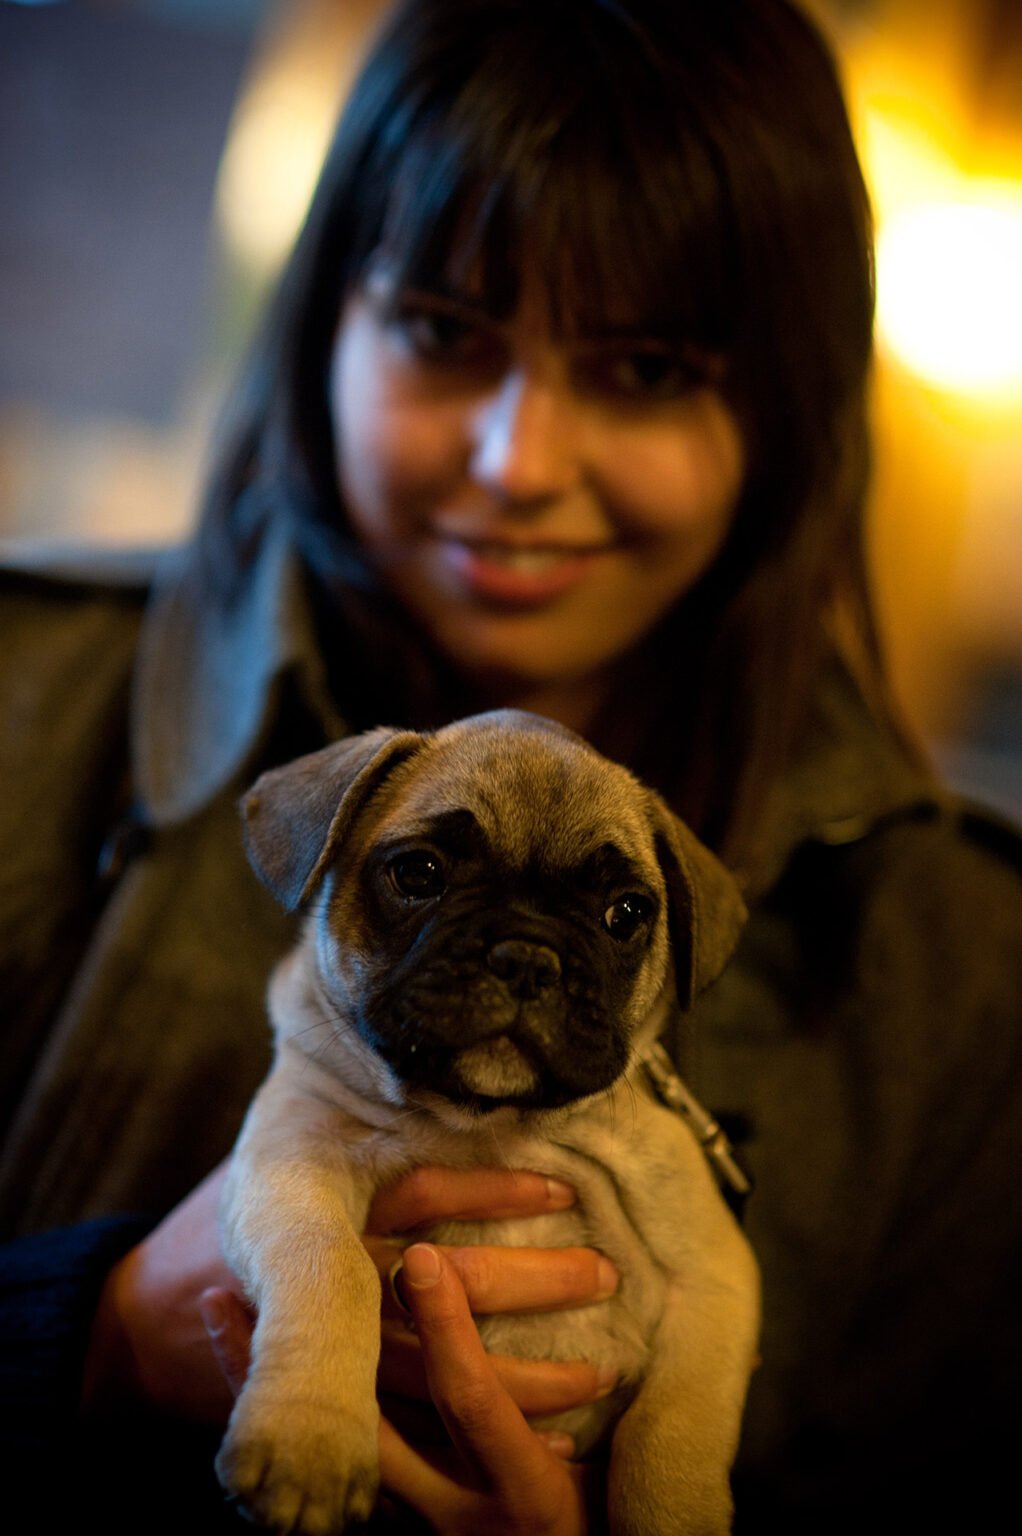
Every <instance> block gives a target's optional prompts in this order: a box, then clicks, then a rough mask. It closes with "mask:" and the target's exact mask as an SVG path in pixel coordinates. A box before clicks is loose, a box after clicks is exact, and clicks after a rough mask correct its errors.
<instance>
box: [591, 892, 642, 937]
mask: <svg viewBox="0 0 1022 1536" xmlns="http://www.w3.org/2000/svg"><path fill="white" fill-rule="evenodd" d="M653 910H654V909H653V903H652V902H651V901H650V899H649V897H648V896H640V895H639V894H638V892H636V891H630V892H629V893H628V894H627V895H626V896H619V897H618V899H617V900H616V901H615V902H612V903H611V905H610V906H609V907H608V908H607V910H606V912H604V914H603V926H604V927H605V928H606V930H607V932H608V933H609V934H610V936H611V938H612V939H618V940H620V941H621V942H624V941H625V940H626V939H631V938H634V937H635V935H636V934H637V933H638V931H639V929H640V928H643V927H645V925H646V924H647V923H648V922H649V920H650V918H651V917H652V916H653Z"/></svg>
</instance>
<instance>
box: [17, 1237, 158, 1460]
mask: <svg viewBox="0 0 1022 1536" xmlns="http://www.w3.org/2000/svg"><path fill="white" fill-rule="evenodd" d="M147 1229H148V1223H146V1222H144V1221H142V1220H140V1219H136V1218H133V1217H117V1218H111V1219H109V1220H104V1221H95V1222H88V1223H85V1224H83V1225H82V1226H78V1227H68V1228H65V1229H64V1230H61V1231H54V1232H43V1233H39V1234H36V1235H34V1236H31V1237H23V1238H19V1239H17V1240H15V1241H13V1242H10V1243H7V1244H5V1245H3V1246H2V1247H0V1451H2V1458H3V1459H4V1460H5V1461H6V1460H7V1459H8V1458H10V1465H11V1466H12V1467H13V1466H14V1465H15V1464H16V1463H17V1462H19V1461H20V1462H22V1463H23V1464H24V1462H26V1461H27V1462H28V1463H32V1462H33V1461H35V1460H36V1459H38V1458H39V1457H40V1456H41V1455H42V1454H43V1453H44V1452H52V1451H53V1450H54V1449H55V1448H56V1447H59V1446H61V1445H62V1444H66V1443H67V1441H68V1439H69V1437H71V1436H72V1435H73V1434H74V1433H75V1429H76V1424H77V1420H78V1412H79V1398H80V1393H81V1384H82V1372H83V1369H84V1364H85V1356H86V1352H87V1349H88V1345H89V1337H90V1332H91V1328H92V1320H93V1317H94V1315H95V1311H96V1305H97V1302H98V1299H99V1293H100V1290H101V1288H102V1285H103V1281H104V1279H105V1278H106V1275H107V1273H108V1271H109V1269H110V1267H111V1265H113V1264H114V1263H115V1262H116V1261H117V1260H118V1259H119V1258H120V1257H121V1256H122V1255H123V1254H125V1253H126V1252H127V1251H128V1250H129V1249H130V1248H132V1247H133V1246H134V1244H135V1243H136V1242H138V1241H139V1240H140V1239H141V1238H142V1237H144V1236H145V1233H146V1231H147Z"/></svg>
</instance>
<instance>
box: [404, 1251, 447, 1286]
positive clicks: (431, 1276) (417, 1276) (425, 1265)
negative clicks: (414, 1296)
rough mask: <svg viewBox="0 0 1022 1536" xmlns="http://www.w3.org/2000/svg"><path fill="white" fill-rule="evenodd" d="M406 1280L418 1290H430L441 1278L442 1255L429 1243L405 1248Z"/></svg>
mask: <svg viewBox="0 0 1022 1536" xmlns="http://www.w3.org/2000/svg"><path fill="white" fill-rule="evenodd" d="M402 1269H403V1274H404V1278H405V1281H406V1282H407V1284H408V1285H410V1286H412V1287H414V1289H415V1290H417V1291H425V1290H428V1289H429V1287H430V1286H431V1285H436V1283H437V1281H438V1280H439V1279H440V1255H439V1254H438V1253H437V1251H436V1249H435V1248H431V1247H430V1246H429V1244H428V1243H416V1244H415V1246H414V1247H413V1248H406V1249H405V1257H404V1264H403V1266H402Z"/></svg>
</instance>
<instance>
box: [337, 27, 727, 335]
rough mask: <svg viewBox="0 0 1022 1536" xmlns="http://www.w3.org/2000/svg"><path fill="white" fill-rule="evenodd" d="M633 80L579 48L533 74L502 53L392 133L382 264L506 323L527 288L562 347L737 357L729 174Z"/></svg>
mask: <svg viewBox="0 0 1022 1536" xmlns="http://www.w3.org/2000/svg"><path fill="white" fill-rule="evenodd" d="M540 59H541V60H542V65H540V63H539V61H540ZM526 62H527V63H528V65H529V68H528V69H526V68H525V64H526ZM630 73H631V72H630V71H621V70H620V69H619V70H618V73H617V74H616V75H614V76H612V77H611V79H612V80H613V84H611V83H610V82H609V81H608V77H607V76H606V75H601V74H600V72H599V71H598V70H596V69H595V68H594V67H593V61H592V60H591V59H586V57H585V56H584V51H583V52H582V53H581V55H580V50H579V49H578V48H574V49H573V50H571V51H569V52H562V51H560V50H557V49H548V50H542V51H540V52H538V53H530V55H529V59H528V61H524V60H523V59H521V58H517V57H516V56H515V53H514V49H513V48H511V47H499V48H498V47H493V48H491V49H490V50H489V51H488V53H487V55H486V57H485V58H484V59H482V60H480V61H478V62H477V67H476V69H475V71H474V73H473V74H472V76H471V77H470V78H469V79H468V80H467V81H465V82H462V83H461V86H460V89H459V90H457V91H455V92H452V94H451V95H450V96H449V97H448V98H447V99H443V98H442V97H438V96H437V95H436V94H434V96H433V98H432V99H431V100H430V101H429V102H424V103H422V104H421V105H420V107H419V109H418V110H417V111H416V110H407V111H406V112H405V113H403V114H402V117H403V118H404V121H403V123H402V124H401V125H400V129H399V130H398V129H397V125H395V124H392V125H391V131H390V132H389V133H388V134H387V136H386V138H387V162H388V163H387V164H385V165H383V164H381V165H379V166H377V167H376V177H375V180H376V184H377V185H378V186H383V185H385V186H386V187H387V188H388V192H387V196H386V201H385V206H384V207H383V208H382V209H381V210H378V213H377V221H376V222H377V227H376V231H375V232H374V236H373V238H372V239H371V240H369V241H366V242H363V244H364V247H365V248H366V249H365V255H366V257H367V258H369V257H371V256H372V255H374V254H379V255H382V256H383V258H384V260H385V261H386V264H387V267H388V270H389V272H390V275H391V278H392V280H393V281H394V282H395V283H396V284H397V285H398V286H402V287H404V286H408V287H422V288H426V289H430V290H439V291H443V290H449V291H453V292H455V293H458V294H468V295H470V296H471V297H472V298H473V299H474V300H475V301H476V302H478V303H480V304H481V305H482V306H483V307H484V308H486V309H487V310H488V311H489V312H490V313H491V314H493V315H495V316H496V317H498V318H506V317H507V316H509V315H510V314H511V313H513V312H514V310H515V308H516V307H517V305H518V303H519V301H520V299H521V297H522V292H523V288H524V287H525V286H529V288H530V289H531V290H532V291H535V292H539V293H542V294H543V296H544V302H545V303H546V304H547V305H548V308H549V311H550V314H549V318H550V322H551V324H552V326H553V327H554V329H555V331H557V332H559V333H562V334H565V335H587V336H588V335H600V334H604V333H607V332H614V331H625V330H627V331H630V332H641V333H643V334H646V335H650V336H667V337H670V338H671V339H673V340H678V341H686V342H691V343H694V344H695V345H697V346H700V347H703V348H706V349H709V350H713V351H721V352H725V353H726V352H727V351H728V350H729V349H730V347H731V344H732V334H733V320H734V315H735V313H736V311H737V309H738V302H737V292H736V289H737V279H736V276H735V274H736V271H737V267H738V262H737V260H736V256H735V252H734V250H733V249H732V245H733V227H734V220H733V218H732V214H731V209H730V206H729V201H728V191H727V181H726V177H725V176H724V175H723V174H721V172H720V171H719V169H718V167H717V164H716V161H715V157H714V154H713V149H712V144H711V142H710V139H709V136H708V135H705V134H703V133H702V132H701V131H700V125H699V124H698V122H695V121H693V122H689V123H687V124H686V125H685V127H686V128H687V129H688V131H687V132H686V133H683V134H682V135H681V136H680V138H679V127H678V122H679V108H678V104H677V101H676V100H668V99H666V93H662V94H658V93H655V92H654V93H651V92H650V90H649V81H648V77H647V76H646V75H645V74H643V75H642V77H641V83H640V81H639V80H636V81H631V80H630V79H629V78H628V76H629V74H630ZM524 82H527V86H526V85H525V83H524ZM641 84H644V85H645V89H644V90H643V89H642V88H641ZM507 102H514V103H515V111H514V113H511V112H510V111H508V110H507V109H506V105H505V104H506V103H507ZM369 246H372V249H368V248H367V247H369Z"/></svg>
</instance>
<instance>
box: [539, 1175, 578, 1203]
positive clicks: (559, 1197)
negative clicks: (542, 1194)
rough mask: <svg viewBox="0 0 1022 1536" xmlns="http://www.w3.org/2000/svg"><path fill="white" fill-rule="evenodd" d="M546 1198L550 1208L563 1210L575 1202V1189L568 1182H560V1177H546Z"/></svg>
mask: <svg viewBox="0 0 1022 1536" xmlns="http://www.w3.org/2000/svg"><path fill="white" fill-rule="evenodd" d="M546 1198H547V1204H548V1205H549V1206H550V1208H551V1210H555V1211H563V1210H565V1209H566V1207H567V1206H569V1205H574V1204H575V1191H574V1190H573V1189H572V1187H571V1185H570V1184H562V1183H561V1180H560V1179H547V1181H546Z"/></svg>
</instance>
